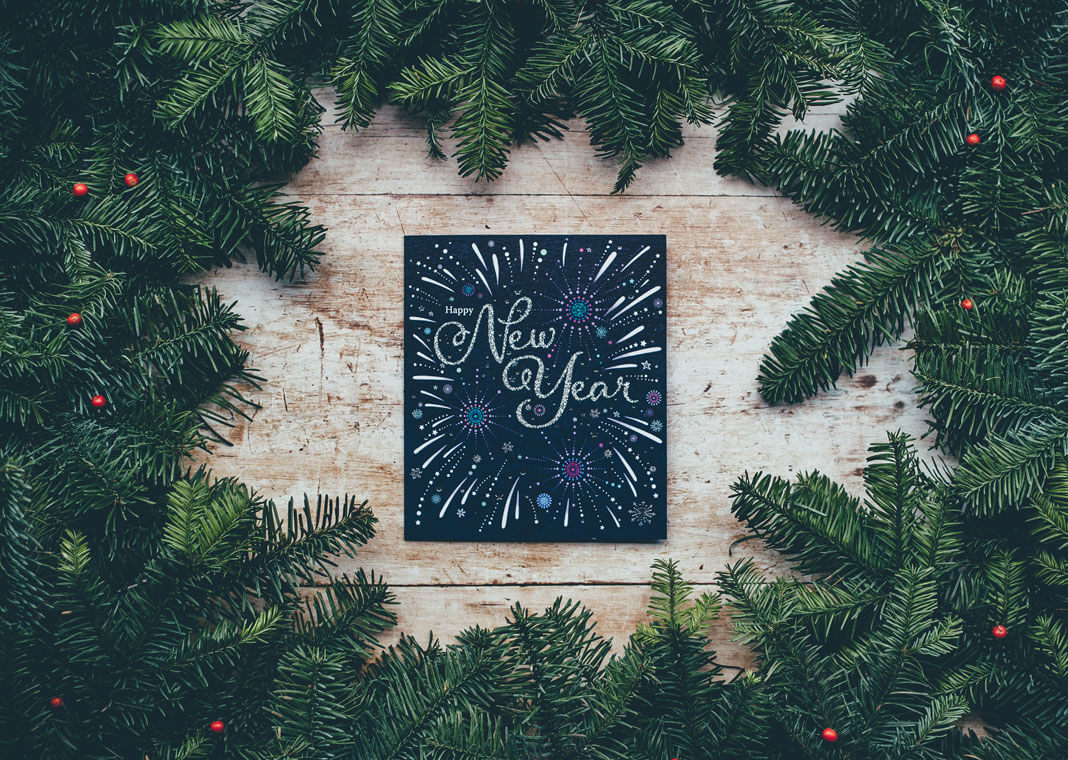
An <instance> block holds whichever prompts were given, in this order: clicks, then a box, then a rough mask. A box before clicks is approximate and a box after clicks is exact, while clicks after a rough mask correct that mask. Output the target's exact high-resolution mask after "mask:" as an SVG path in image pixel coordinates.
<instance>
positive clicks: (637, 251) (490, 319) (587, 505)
mask: <svg viewBox="0 0 1068 760" xmlns="http://www.w3.org/2000/svg"><path fill="white" fill-rule="evenodd" d="M665 245H666V240H665V238H664V236H663V235H613V236H607V235H569V236H563V235H523V236H509V235H496V236H489V235H454V236H407V237H405V238H404V414H405V425H404V505H405V513H404V536H405V538H406V539H407V540H417V541H419V540H422V541H656V540H658V539H662V538H665V536H666V530H667V527H666V526H667V500H666V476H667V472H666V467H667V457H666V452H665V442H666V432H667V431H666V424H667V415H666V411H667V397H666V388H665V384H666V371H665V364H666V359H667V345H666V318H665V312H666V304H665V299H666V293H665V269H666V267H665V256H666V251H665Z"/></svg>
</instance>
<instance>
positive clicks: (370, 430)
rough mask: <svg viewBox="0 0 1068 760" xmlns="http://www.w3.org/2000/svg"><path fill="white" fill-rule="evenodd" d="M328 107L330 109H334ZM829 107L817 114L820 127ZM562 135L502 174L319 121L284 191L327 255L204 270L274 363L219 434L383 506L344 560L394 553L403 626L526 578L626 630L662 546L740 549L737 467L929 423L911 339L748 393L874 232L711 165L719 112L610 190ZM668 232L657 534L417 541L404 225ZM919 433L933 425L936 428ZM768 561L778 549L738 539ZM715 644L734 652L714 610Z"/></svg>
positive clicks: (795, 465)
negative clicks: (411, 524) (807, 395)
mask: <svg viewBox="0 0 1068 760" xmlns="http://www.w3.org/2000/svg"><path fill="white" fill-rule="evenodd" d="M327 118H328V119H329V118H330V116H329V114H328V116H327ZM836 118H837V117H836V116H835V115H834V114H833V113H828V114H822V115H817V116H813V117H810V119H809V124H810V125H813V126H815V127H816V128H825V127H827V126H829V125H831V124H833V123H834V121H835V120H836ZM572 128H573V130H574V131H572V132H570V133H569V134H568V135H567V137H566V138H565V139H563V140H557V141H553V142H549V143H540V144H536V145H526V146H522V147H520V148H518V149H516V150H515V151H514V152H513V154H512V159H511V163H510V165H509V168H508V169H507V171H506V172H505V174H504V176H503V177H502V178H501V179H500V180H499V181H497V182H496V183H493V184H485V183H479V184H476V183H475V182H474V181H472V180H470V179H464V178H461V177H458V176H457V174H456V168H455V164H453V163H452V162H439V161H435V160H431V159H428V158H426V150H425V143H424V141H423V134H424V133H423V129H422V126H421V125H420V124H419V123H417V122H415V121H412V120H410V119H408V118H406V117H404V116H403V115H401V114H399V113H398V112H396V111H394V110H390V109H386V110H384V111H383V112H382V113H381V114H380V115H379V116H378V117H377V118H376V119H375V121H374V123H373V124H372V125H371V126H370V127H369V128H367V129H365V130H363V131H362V132H359V133H357V134H352V133H349V132H342V131H341V130H340V128H338V127H337V126H333V125H331V126H327V127H326V129H325V132H324V134H323V135H322V137H321V139H320V149H321V150H320V157H319V158H318V159H317V160H315V161H313V162H312V163H311V164H310V165H308V166H307V167H306V168H305V169H304V170H302V171H301V172H300V173H299V174H297V175H295V176H293V177H292V178H291V181H290V182H289V184H288V186H287V188H286V192H288V193H289V194H290V195H291V196H292V197H293V198H295V199H296V200H299V201H300V202H302V203H304V204H307V205H308V207H309V208H310V210H311V213H312V217H313V218H314V220H315V221H317V222H319V223H321V224H324V225H326V226H327V227H328V228H329V233H328V235H327V237H326V241H325V243H324V244H323V246H322V250H323V251H324V252H325V256H324V257H323V259H322V264H321V266H320V267H319V269H318V270H317V271H316V272H315V273H314V274H312V275H311V276H309V277H307V278H306V279H305V280H304V281H302V282H297V283H294V284H287V283H275V282H272V281H271V280H270V279H269V278H268V277H266V276H264V275H263V274H261V273H259V272H258V271H257V270H256V268H255V266H253V265H243V266H236V267H234V268H233V269H228V270H227V269H223V270H220V271H217V272H215V273H212V274H211V275H210V276H209V277H207V278H205V279H206V280H207V281H209V282H210V283H211V284H213V285H215V286H217V287H218V289H219V290H220V292H221V295H222V297H223V298H224V299H226V300H232V299H237V301H238V311H239V313H241V314H242V315H243V316H244V318H245V322H246V324H247V325H248V326H249V329H248V331H247V332H246V333H244V334H243V335H242V336H241V337H240V341H241V343H242V344H244V345H245V346H246V347H247V348H248V349H249V351H250V352H251V364H252V365H253V366H254V367H255V368H256V369H257V370H258V371H259V372H260V373H261V374H263V375H264V376H266V378H267V379H268V382H267V384H266V385H265V387H264V388H263V390H262V391H253V392H251V395H252V397H253V398H254V399H255V400H256V401H257V402H259V403H260V404H261V405H262V409H260V410H259V411H258V413H257V414H256V415H255V417H254V419H253V421H252V422H251V423H250V424H241V425H238V426H237V427H236V428H234V429H233V430H231V431H230V433H229V435H230V440H231V442H232V443H233V444H234V445H233V446H232V447H217V449H216V451H215V452H214V453H213V454H212V455H211V456H207V457H203V459H206V460H207V461H210V463H211V465H212V466H213V467H214V469H215V471H216V473H218V474H219V475H237V476H239V477H240V478H241V479H242V480H243V481H244V482H245V483H248V484H249V485H250V486H252V487H254V488H256V489H257V490H258V492H260V493H261V494H262V495H264V496H268V497H271V498H274V499H275V500H276V501H277V502H278V503H279V504H281V505H284V504H285V502H286V500H287V499H288V498H289V497H290V496H293V497H296V498H297V499H298V500H299V499H300V498H301V497H302V495H303V494H304V493H309V494H311V495H312V496H313V497H314V495H315V494H317V493H325V494H331V495H340V494H343V493H351V494H354V495H356V496H358V497H360V498H361V499H364V498H365V499H367V500H368V501H369V502H370V505H371V506H372V507H373V508H374V510H375V513H376V515H377V516H378V519H379V525H378V537H377V538H376V539H375V540H374V541H373V542H372V543H371V544H370V545H369V546H368V547H366V549H365V550H364V551H363V552H362V553H361V554H360V556H359V558H358V561H357V562H355V563H349V562H343V563H342V564H341V565H340V569H341V570H351V569H353V568H354V567H356V566H357V565H359V566H363V567H364V568H366V569H368V570H371V569H374V570H376V571H377V572H379V573H381V574H382V575H384V576H385V578H386V580H387V581H388V582H389V583H390V584H391V585H392V587H393V589H394V591H395V592H396V594H397V596H398V598H399V601H400V607H399V610H398V614H399V625H398V628H397V630H396V631H395V632H394V636H396V635H399V632H400V631H402V630H403V631H407V632H408V633H411V634H413V635H415V636H416V637H417V638H419V639H420V640H425V639H426V636H427V634H428V632H429V631H431V630H432V631H433V633H434V634H436V635H438V636H440V637H443V638H446V639H448V638H449V637H451V636H452V635H454V634H456V633H457V632H459V631H460V630H461V629H463V628H465V627H468V626H471V625H475V624H481V625H484V626H492V625H496V624H498V623H500V622H502V621H503V620H504V617H505V615H506V613H507V611H508V607H509V606H510V605H511V604H512V603H514V602H515V601H519V602H522V603H523V604H524V605H528V606H531V607H535V608H538V607H542V606H545V605H547V604H549V603H551V602H552V600H553V599H555V598H556V597H557V596H561V595H562V596H565V597H572V598H577V599H581V600H583V601H584V602H585V603H587V605H588V606H590V607H591V609H593V611H594V612H595V614H596V616H597V618H598V620H599V625H600V628H601V631H602V633H603V634H604V635H607V636H611V637H614V640H615V643H616V645H617V646H621V645H622V643H624V642H625V639H626V636H627V634H628V633H629V632H630V631H631V630H633V627H634V625H635V623H636V622H637V621H638V620H640V619H643V616H644V607H645V604H646V602H647V601H648V596H649V587H648V581H649V576H650V571H649V568H650V565H651V564H652V562H653V560H654V559H656V558H658V557H671V558H675V559H676V560H678V561H679V562H680V565H681V568H682V570H683V572H684V573H685V574H686V576H687V577H688V578H690V579H691V580H693V581H694V582H696V583H698V584H702V585H701V586H700V588H701V589H702V590H703V588H704V587H705V585H707V584H710V583H712V582H713V581H714V578H715V574H716V572H717V571H719V570H720V569H722V568H723V567H724V565H725V564H726V563H727V562H728V561H731V560H732V555H731V552H730V546H731V543H732V542H733V541H734V540H735V539H737V538H738V537H739V536H741V535H742V531H741V529H740V526H739V524H738V523H737V522H736V521H735V520H734V518H733V517H732V515H731V513H730V506H729V500H728V494H729V487H730V484H731V483H732V481H733V480H734V479H735V478H736V477H738V476H739V475H741V474H742V473H743V472H745V471H750V472H753V471H756V470H766V471H770V472H773V473H777V474H781V475H784V476H792V475H794V474H795V473H797V472H798V471H801V470H810V469H819V470H821V471H823V472H825V473H827V474H829V475H831V476H832V477H835V478H837V479H839V480H840V481H842V482H843V483H845V484H846V485H847V486H848V487H849V488H851V490H853V491H854V492H855V493H858V494H859V493H860V492H861V489H860V473H861V470H862V468H863V466H864V462H865V457H866V453H867V452H866V449H867V446H868V444H869V443H871V442H872V441H876V440H881V439H884V438H885V431H886V430H888V429H898V428H900V429H904V430H906V431H909V432H912V433H914V434H916V435H917V436H918V435H919V434H921V433H922V432H923V431H924V429H925V424H924V422H923V415H922V413H921V412H920V411H919V410H917V409H916V407H915V399H914V396H913V394H912V392H911V389H912V387H913V379H912V377H911V375H910V374H909V372H908V364H907V356H906V355H905V353H904V352H902V351H901V350H899V349H896V348H886V349H882V350H879V351H878V352H877V353H876V355H875V357H874V358H873V360H872V361H871V362H870V364H868V366H867V367H865V368H864V369H863V370H862V371H861V372H859V373H858V375H857V376H856V377H855V378H852V379H849V378H843V381H842V382H841V383H840V384H839V389H838V390H835V391H831V392H827V393H824V394H822V395H820V396H819V397H817V398H815V399H813V400H811V401H808V402H806V403H804V404H800V405H797V406H791V407H776V408H772V407H768V406H767V405H766V404H765V403H763V402H762V401H761V399H760V397H759V395H758V393H757V389H756V377H757V368H758V365H759V363H760V359H761V356H762V354H763V353H764V351H765V350H766V348H767V347H768V345H769V343H770V342H771V340H772V338H773V337H774V336H775V335H776V334H777V333H778V332H779V330H780V329H781V328H782V327H783V325H784V324H785V322H786V320H787V318H788V317H789V316H790V315H791V314H792V313H793V312H794V311H796V310H798V309H800V308H802V307H803V306H804V305H805V304H806V303H807V301H808V299H809V297H810V296H811V295H812V294H814V293H815V292H816V291H818V289H819V288H820V287H822V286H823V285H824V284H826V283H827V282H828V281H829V280H830V278H831V276H832V275H833V274H834V273H835V272H836V271H837V270H839V269H841V268H842V267H844V266H846V265H847V264H849V263H851V262H853V261H855V260H856V259H857V258H858V252H859V251H860V250H861V249H862V247H861V245H860V244H859V243H858V242H857V241H856V240H855V239H854V238H852V237H850V236H846V235H843V234H839V233H836V232H834V231H832V230H830V229H828V228H827V227H825V226H821V224H820V223H819V222H818V221H817V220H815V219H813V218H811V217H809V216H808V215H806V214H805V212H803V211H802V210H800V209H799V208H797V207H795V206H794V205H793V204H792V203H791V202H790V201H789V200H786V199H784V198H780V197H776V196H775V194H774V193H773V192H771V191H770V190H769V189H767V188H764V187H759V186H754V185H751V184H748V183H746V182H743V181H739V180H727V179H723V178H721V177H719V176H718V175H716V173H715V172H714V171H713V168H712V164H713V159H714V152H713V144H714V130H712V129H709V128H702V129H688V130H687V137H686V144H685V146H684V147H682V148H680V149H679V150H678V151H677V152H676V154H675V156H674V157H673V158H671V159H669V160H662V161H655V162H652V163H650V164H649V165H648V166H647V167H645V168H644V169H643V170H642V171H641V172H640V173H639V175H638V179H637V181H636V183H635V184H634V185H633V187H632V188H631V190H630V191H629V192H628V193H627V194H626V195H623V196H612V195H610V194H609V193H610V190H611V187H612V182H613V179H614V176H615V166H614V165H613V164H612V163H610V162H605V161H600V160H598V159H597V158H596V157H595V156H594V153H593V150H592V149H591V148H590V146H589V144H588V135H587V134H585V132H584V131H582V124H581V123H578V122H576V123H574V124H572ZM463 233H499V234H513V233H539V234H548V233H601V234H623V233H663V234H666V235H667V239H668V275H667V276H668V283H667V287H668V298H667V304H668V344H669V352H670V353H669V355H668V425H669V429H670V435H669V437H668V442H669V449H668V463H669V466H668V470H669V472H668V538H667V540H666V541H664V542H661V543H658V544H652V545H634V544H621V545H606V544H526V545H524V544H512V543H502V544H477V543H452V544H447V543H405V542H404V540H403V520H402V487H403V471H402V460H403V457H402V448H401V437H402V421H403V409H402V406H401V404H402V396H401V391H402V370H401V328H402V296H403V290H402V250H403V247H402V245H403V236H404V235H405V234H463ZM923 448H924V449H926V444H923ZM747 553H748V554H750V555H753V556H756V558H757V560H758V561H759V563H760V564H761V565H762V566H763V567H766V568H768V569H769V570H771V571H773V572H781V571H782V570H783V569H784V566H783V565H782V564H781V562H780V561H779V559H778V558H777V555H776V554H775V553H774V552H769V551H767V550H766V549H762V548H761V547H759V546H757V545H755V544H754V543H753V542H749V543H747V544H745V545H743V546H740V547H737V548H736V549H735V551H734V552H733V559H736V558H739V557H741V556H745V555H746V554H747ZM713 638H714V641H715V644H716V645H717V648H719V649H720V654H721V659H723V660H724V661H726V662H729V663H735V664H745V663H746V662H747V657H746V654H745V653H744V652H742V651H741V650H739V649H738V648H737V647H736V646H735V645H733V644H731V643H730V642H729V631H728V629H727V625H726V624H725V623H721V624H719V625H718V626H717V627H716V629H715V630H714V631H713Z"/></svg>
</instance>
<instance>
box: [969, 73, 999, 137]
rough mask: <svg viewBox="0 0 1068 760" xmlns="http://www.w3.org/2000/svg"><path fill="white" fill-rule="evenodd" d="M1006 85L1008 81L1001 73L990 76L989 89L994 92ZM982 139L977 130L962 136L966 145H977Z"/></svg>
mask: <svg viewBox="0 0 1068 760" xmlns="http://www.w3.org/2000/svg"><path fill="white" fill-rule="evenodd" d="M1008 86H1009V83H1008V81H1007V80H1006V79H1005V77H1003V76H1001V74H995V75H994V76H992V77H990V89H991V90H994V91H995V92H1001V91H1002V90H1004V89H1005V88H1006V87H1008ZM982 141H983V140H982V138H981V137H979V134H978V133H977V132H972V133H971V134H970V135H968V136H967V137H965V138H964V142H966V143H968V145H978V144H979V143H981V142H982Z"/></svg>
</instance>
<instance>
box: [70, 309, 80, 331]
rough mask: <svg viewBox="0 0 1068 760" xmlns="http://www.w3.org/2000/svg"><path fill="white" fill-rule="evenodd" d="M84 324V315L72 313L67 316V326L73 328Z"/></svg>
mask: <svg viewBox="0 0 1068 760" xmlns="http://www.w3.org/2000/svg"><path fill="white" fill-rule="evenodd" d="M81 323H82V315H81V314H79V313H78V312H76V311H72V312H71V313H70V314H68V315H67V324H68V325H70V326H71V327H77V326H78V325H80V324H81Z"/></svg>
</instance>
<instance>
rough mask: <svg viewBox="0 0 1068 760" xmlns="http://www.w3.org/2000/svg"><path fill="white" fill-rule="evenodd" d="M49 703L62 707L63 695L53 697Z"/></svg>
mask: <svg viewBox="0 0 1068 760" xmlns="http://www.w3.org/2000/svg"><path fill="white" fill-rule="evenodd" d="M48 704H50V705H52V707H62V706H63V697H52V698H51V699H50V700H48Z"/></svg>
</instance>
